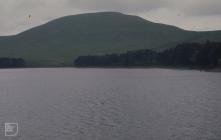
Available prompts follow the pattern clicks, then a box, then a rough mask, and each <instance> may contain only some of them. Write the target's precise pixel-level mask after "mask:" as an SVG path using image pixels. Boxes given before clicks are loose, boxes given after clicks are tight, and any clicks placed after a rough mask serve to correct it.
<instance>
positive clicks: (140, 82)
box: [0, 68, 221, 140]
mask: <svg viewBox="0 0 221 140" xmlns="http://www.w3.org/2000/svg"><path fill="white" fill-rule="evenodd" d="M220 83H221V74H220V73H207V72H199V71H189V70H166V69H68V68H67V69H62V68H60V69H17V70H10V69H4V70H0V123H1V125H0V126H1V129H0V132H1V133H0V139H12V138H8V137H7V138H6V137H4V128H3V127H2V124H3V123H4V122H18V123H19V134H18V136H17V137H16V138H15V139H16V140H40V139H42V140H43V139H44V140H70V139H76V140H147V139H148V140H220V139H221V109H220V108H221V86H220Z"/></svg>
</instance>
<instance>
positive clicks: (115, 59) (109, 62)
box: [74, 41, 221, 68]
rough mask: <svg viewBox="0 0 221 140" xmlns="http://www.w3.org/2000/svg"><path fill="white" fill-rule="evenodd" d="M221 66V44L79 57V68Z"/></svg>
mask: <svg viewBox="0 0 221 140" xmlns="http://www.w3.org/2000/svg"><path fill="white" fill-rule="evenodd" d="M220 63H221V43H218V42H210V41H207V42H206V43H183V44H178V45H177V46H176V47H175V48H170V49H167V50H164V51H161V52H157V51H153V50H138V51H128V52H127V53H122V54H107V55H100V56H96V55H94V56H92V55H88V56H79V57H78V58H77V59H76V60H75V61H74V65H75V66H76V67H139V66H140V67H141V66H173V67H192V68H214V67H218V66H220Z"/></svg>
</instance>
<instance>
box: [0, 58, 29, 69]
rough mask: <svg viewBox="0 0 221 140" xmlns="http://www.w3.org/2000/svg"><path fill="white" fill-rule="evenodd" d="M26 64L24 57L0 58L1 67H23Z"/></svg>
mask: <svg viewBox="0 0 221 140" xmlns="http://www.w3.org/2000/svg"><path fill="white" fill-rule="evenodd" d="M25 66H26V63H25V60H24V59H22V58H6V57H4V58H0V68H22V67H25Z"/></svg>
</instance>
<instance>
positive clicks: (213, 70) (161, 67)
mask: <svg viewBox="0 0 221 140" xmlns="http://www.w3.org/2000/svg"><path fill="white" fill-rule="evenodd" d="M47 68H48V69H54V68H58V69H59V68H70V69H72V68H73V69H171V70H196V71H204V72H221V67H218V68H189V67H170V66H136V67H135V66H134V67H74V66H73V67H71V66H39V67H21V68H0V70H5V69H47Z"/></svg>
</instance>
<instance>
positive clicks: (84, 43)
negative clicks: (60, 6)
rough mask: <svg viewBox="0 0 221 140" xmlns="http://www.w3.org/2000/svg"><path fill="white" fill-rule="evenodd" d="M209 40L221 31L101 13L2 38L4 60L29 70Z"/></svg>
mask: <svg viewBox="0 0 221 140" xmlns="http://www.w3.org/2000/svg"><path fill="white" fill-rule="evenodd" d="M196 26H197V25H196ZM206 40H210V41H217V42H221V31H206V32H195V31H186V30H183V29H180V28H178V27H174V26H170V25H165V24H159V23H154V22H150V21H147V20H145V19H143V18H140V17H138V16H131V15H125V14H122V13H117V12H100V13H88V14H80V15H72V16H66V17H62V18H59V19H56V20H53V21H51V22H48V23H46V24H44V25H41V26H38V27H35V28H32V29H29V30H27V31H25V32H22V33H19V34H17V35H14V36H7V37H0V57H13V58H23V59H25V60H26V62H27V65H28V66H71V65H72V62H73V60H74V59H76V58H77V57H78V56H82V55H102V54H110V53H123V52H127V51H130V50H140V49H152V50H163V49H166V48H171V47H175V46H176V45H177V44H179V43H183V42H205V41H206Z"/></svg>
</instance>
